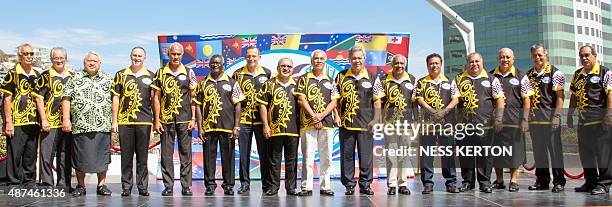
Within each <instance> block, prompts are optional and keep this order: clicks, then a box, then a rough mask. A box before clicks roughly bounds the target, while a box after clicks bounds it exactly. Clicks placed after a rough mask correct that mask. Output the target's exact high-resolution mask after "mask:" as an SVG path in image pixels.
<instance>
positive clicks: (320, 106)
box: [293, 71, 340, 130]
mask: <svg viewBox="0 0 612 207" xmlns="http://www.w3.org/2000/svg"><path fill="white" fill-rule="evenodd" d="M293 94H295V95H296V96H304V97H305V98H306V101H308V105H309V106H310V108H311V109H312V111H314V112H315V113H323V111H325V109H326V108H327V106H328V105H329V104H330V103H331V102H332V100H335V99H338V98H339V97H340V95H339V94H338V89H336V86H335V85H334V83H333V82H332V81H331V79H330V78H329V76H327V74H322V76H321V77H320V78H318V77H316V76H315V75H314V74H313V73H312V71H311V72H308V73H307V74H305V75H302V76H301V77H300V78H299V79H298V82H297V89H296V90H295V91H294V92H293ZM321 124H323V129H332V128H333V127H334V126H333V124H334V120H333V117H332V113H329V114H328V115H327V116H325V117H324V118H323V120H321ZM314 126H315V123H312V119H311V118H310V116H309V114H308V112H306V110H304V109H301V110H300V127H301V128H300V129H302V130H307V129H312V128H314Z"/></svg>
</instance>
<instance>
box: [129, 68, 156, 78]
mask: <svg viewBox="0 0 612 207" xmlns="http://www.w3.org/2000/svg"><path fill="white" fill-rule="evenodd" d="M123 74H124V75H126V76H127V75H132V76H134V77H137V78H138V77H140V76H143V75H146V76H151V74H150V73H149V71H148V70H147V68H145V67H142V68H140V70H138V72H136V73H134V72H132V69H131V66H130V67H127V68H125V70H123Z"/></svg>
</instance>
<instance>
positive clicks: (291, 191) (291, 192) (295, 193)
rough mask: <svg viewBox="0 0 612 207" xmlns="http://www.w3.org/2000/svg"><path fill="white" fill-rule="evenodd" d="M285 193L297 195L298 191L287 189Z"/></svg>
mask: <svg viewBox="0 0 612 207" xmlns="http://www.w3.org/2000/svg"><path fill="white" fill-rule="evenodd" d="M287 195H291V196H298V195H299V193H298V192H297V191H296V190H288V191H287Z"/></svg>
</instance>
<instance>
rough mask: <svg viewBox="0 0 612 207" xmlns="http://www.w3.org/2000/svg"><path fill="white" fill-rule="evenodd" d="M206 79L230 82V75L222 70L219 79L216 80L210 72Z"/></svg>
mask: <svg viewBox="0 0 612 207" xmlns="http://www.w3.org/2000/svg"><path fill="white" fill-rule="evenodd" d="M206 81H212V82H215V83H216V82H219V81H228V82H229V76H227V74H226V73H225V72H221V77H219V79H217V80H215V79H214V78H213V77H212V74H208V75H207V76H206Z"/></svg>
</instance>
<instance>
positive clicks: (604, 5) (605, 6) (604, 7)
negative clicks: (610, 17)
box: [600, 2, 610, 11]
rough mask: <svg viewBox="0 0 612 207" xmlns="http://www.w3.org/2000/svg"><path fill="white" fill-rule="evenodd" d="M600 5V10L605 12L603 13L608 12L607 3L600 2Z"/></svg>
mask: <svg viewBox="0 0 612 207" xmlns="http://www.w3.org/2000/svg"><path fill="white" fill-rule="evenodd" d="M600 5H601V9H602V10H605V11H610V4H607V3H604V2H601V4H600Z"/></svg>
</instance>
